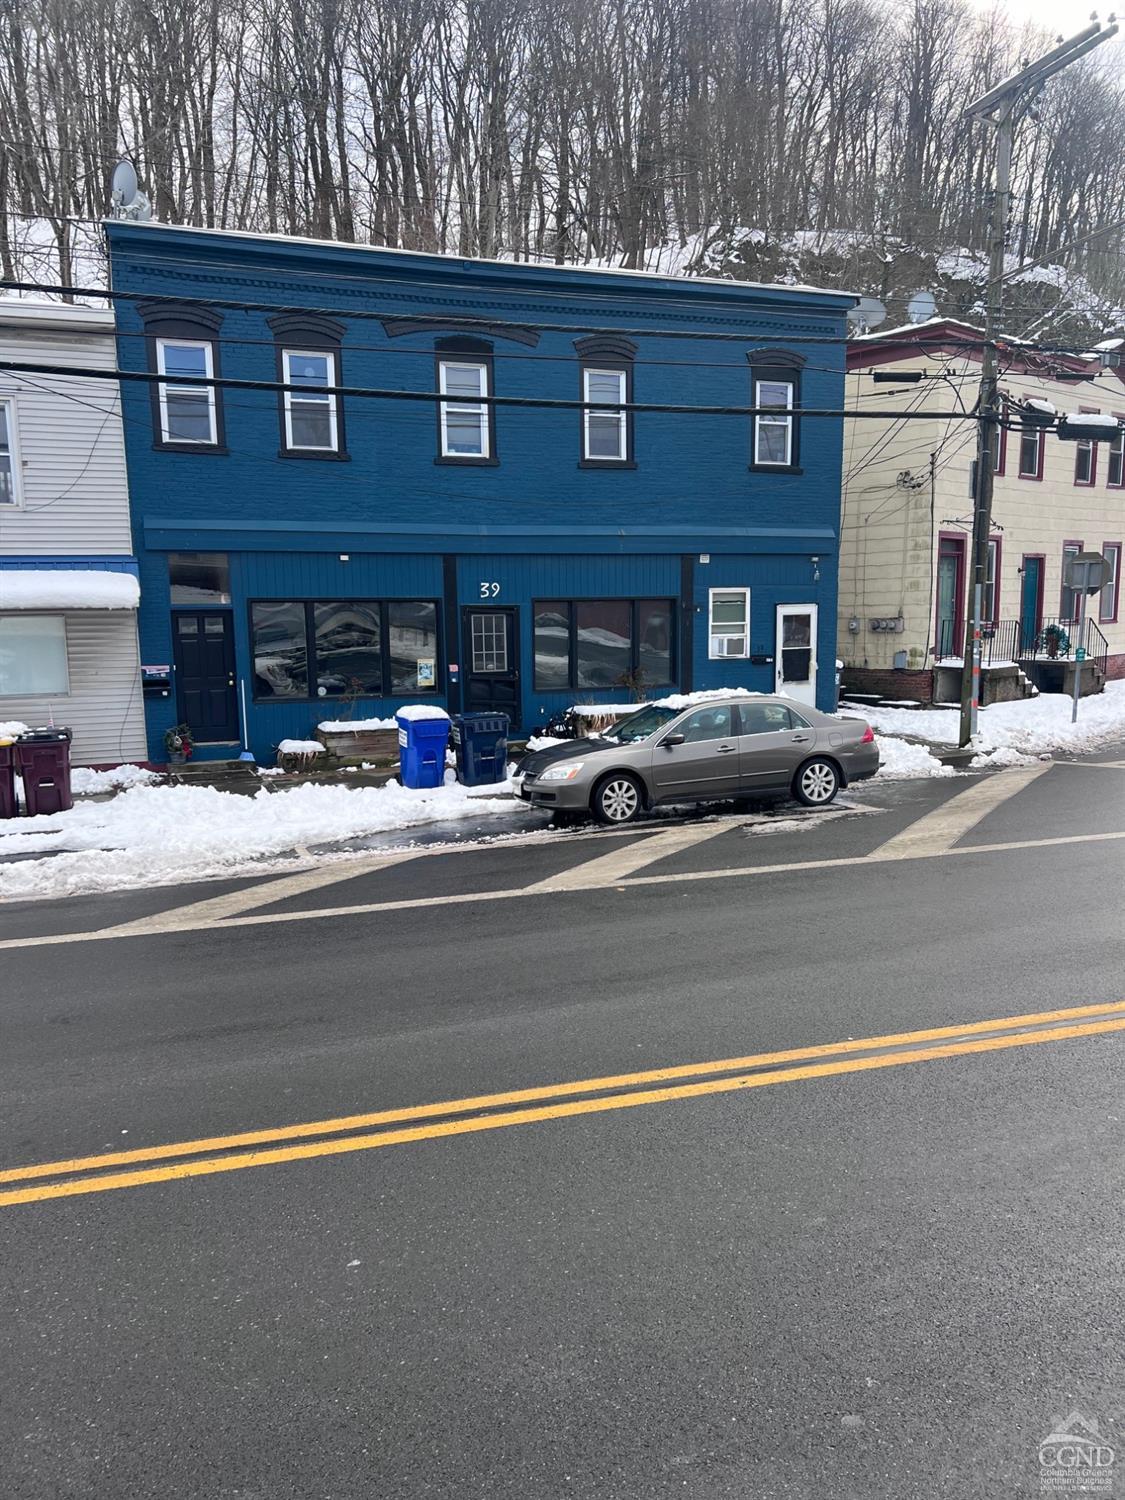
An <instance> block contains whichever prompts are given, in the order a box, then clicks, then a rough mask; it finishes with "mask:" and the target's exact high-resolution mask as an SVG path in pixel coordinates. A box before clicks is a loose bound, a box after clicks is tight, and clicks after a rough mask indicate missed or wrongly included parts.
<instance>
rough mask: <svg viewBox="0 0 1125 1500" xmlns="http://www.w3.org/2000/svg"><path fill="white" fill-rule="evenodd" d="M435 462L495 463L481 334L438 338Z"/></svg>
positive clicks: (488, 355) (488, 360) (488, 371)
mask: <svg viewBox="0 0 1125 1500" xmlns="http://www.w3.org/2000/svg"><path fill="white" fill-rule="evenodd" d="M435 352H436V357H437V389H438V391H439V392H440V393H441V395H442V396H443V397H445V398H446V399H444V400H442V401H439V402H438V414H437V415H438V423H437V425H438V431H437V439H438V442H437V460H436V461H437V462H438V463H443V464H494V463H496V461H497V460H496V409H495V407H494V406H493V405H492V403H491V402H490V401H489V400H488V399H487V398H488V397H489V396H491V395H493V394H494V393H493V389H492V377H493V358H492V345H491V344H489V343H487V342H486V341H485V340H483V339H475V338H468V337H451V338H444V339H438V340H437V343H436V345H435Z"/></svg>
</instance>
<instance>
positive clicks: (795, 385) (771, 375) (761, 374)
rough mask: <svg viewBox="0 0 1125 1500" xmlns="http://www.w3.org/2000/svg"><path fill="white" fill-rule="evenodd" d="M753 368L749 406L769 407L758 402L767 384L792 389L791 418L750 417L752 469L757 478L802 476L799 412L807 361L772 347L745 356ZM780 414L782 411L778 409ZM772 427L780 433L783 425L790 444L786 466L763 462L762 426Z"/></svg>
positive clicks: (751, 368) (787, 351) (802, 356)
mask: <svg viewBox="0 0 1125 1500" xmlns="http://www.w3.org/2000/svg"><path fill="white" fill-rule="evenodd" d="M746 358H747V361H748V362H749V365H750V405H751V406H760V405H764V404H766V403H764V402H762V401H760V400H759V395H760V393H761V392H760V388H761V387H762V386H763V385H767V384H771V383H773V384H781V385H787V386H789V388H790V400H789V404H788V408H787V410H788V413H789V415H788V417H787V418H784V419H782V418H780V417H779V418H778V419H774V420H771V419H770V418H768V417H767V418H765V419H763V418H761V417H751V419H750V468H751V470H752V471H753V472H755V473H758V474H800V473H802V472H803V470H802V469H801V421H800V417H799V416H798V412H799V411H800V407H801V377H802V375H803V373H804V367H805V365H806V363H807V360H806V358H805V356H804V355H803V354H798V353H796V351H795V350H793V349H777V348H773V347H769V348H764V349H763V348H759V349H751V350H748V351H747V354H746ZM779 411H781V408H779ZM760 424H761V425H763V426H765V425H767V424H768V425H770V426H772V427H774V428H775V429H780V428H781V427H782V426H783V425H784V428H785V430H786V439H785V440H786V442H787V444H788V460H787V462H785V463H767V462H762V461H760V454H761V451H762V445H761V444H760V442H759V425H760Z"/></svg>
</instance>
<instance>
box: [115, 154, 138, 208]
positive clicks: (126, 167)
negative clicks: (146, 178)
mask: <svg viewBox="0 0 1125 1500" xmlns="http://www.w3.org/2000/svg"><path fill="white" fill-rule="evenodd" d="M136 197H137V169H136V167H134V166H133V163H132V162H131V161H119V162H118V163H117V165H116V166H115V167H114V169H113V176H112V178H111V179H110V183H109V201H110V203H112V205H113V207H114V208H128V207H129V205H130V203H134V202H135V201H136Z"/></svg>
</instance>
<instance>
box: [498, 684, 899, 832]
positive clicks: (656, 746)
mask: <svg viewBox="0 0 1125 1500" xmlns="http://www.w3.org/2000/svg"><path fill="white" fill-rule="evenodd" d="M878 769H879V749H878V746H877V745H876V743H875V736H874V734H873V733H872V731H871V729H870V727H869V726H868V725H867V724H865V723H864V722H863V721H862V720H861V719H836V718H832V717H831V716H830V715H828V714H822V713H819V712H818V711H817V710H816V709H814V708H809V707H807V706H806V705H805V704H803V703H795V702H793V701H792V700H791V699H788V698H770V697H765V696H761V697H749V696H745V695H739V696H735V695H730V694H728V695H723V694H721V693H717V694H715V696H714V697H708V698H706V699H705V700H704V701H702V702H699V701H697V702H694V703H692V704H691V705H690V706H688V707H687V708H680V709H675V708H668V707H665V706H663V705H661V704H648V705H646V706H645V707H644V708H641V709H638V711H637V712H636V713H635V714H630V715H629V716H628V717H627V718H625V719H622V720H620V721H619V722H618V723H617V724H616V725H615V726H614V727H613V728H612V729H611V730H607V731H606V732H605V733H604V734H596V735H590V736H589V737H587V738H586V739H580V740H567V741H564V742H563V743H562V744H559V745H553V746H551V747H550V748H549V749H546V750H536V751H533V752H531V753H530V754H528V755H525V756H524V758H523V760H522V761H521V762H520V764H519V766H518V767H517V769H516V774H515V784H516V787H517V789H518V792H519V795H520V796H521V797H522V798H523V799H524V800H525V801H526V802H530V803H532V804H533V805H534V806H536V807H543V808H549V809H550V810H551V811H553V812H592V813H593V815H594V817H595V818H597V819H598V821H599V822H602V823H612V824H616V825H621V824H622V823H629V822H631V821H632V820H633V819H634V818H635V817H636V816H637V815H638V813H640V812H641V811H642V809H644V808H647V807H656V806H659V805H660V804H662V803H672V802H710V801H717V800H721V799H723V798H728V797H745V796H753V795H754V794H756V793H759V792H760V793H763V794H764V793H771V794H777V793H788V794H789V795H791V796H793V797H795V798H796V799H797V801H798V802H803V803H804V804H805V806H806V807H826V806H827V805H828V803H830V802H831V801H832V800H833V798H834V797H835V796H836V793H837V792H838V791H839V790H840V788H841V787H842V786H847V785H848V783H849V782H852V781H860V780H862V779H863V778H864V777H866V776H874V774H875V772H876V771H877V770H878Z"/></svg>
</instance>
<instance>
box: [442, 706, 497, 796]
mask: <svg viewBox="0 0 1125 1500" xmlns="http://www.w3.org/2000/svg"><path fill="white" fill-rule="evenodd" d="M510 727H511V721H510V720H509V718H508V715H507V714H459V715H458V716H457V717H456V718H455V719H454V720H453V750H454V754H455V755H456V757H457V780H458V781H459V782H461V784H462V785H463V786H491V785H493V784H494V783H495V782H498V781H503V780H504V778H505V776H506V775H507V774H508V730H509V728H510Z"/></svg>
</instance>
